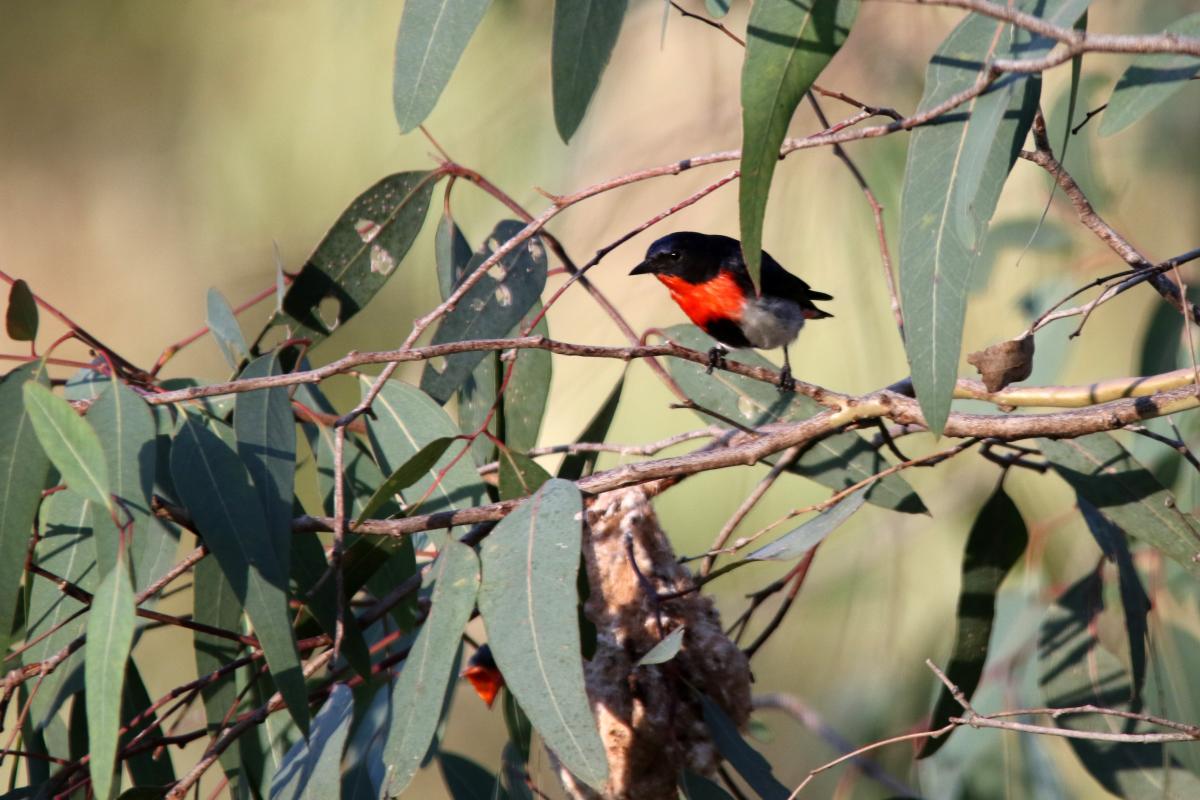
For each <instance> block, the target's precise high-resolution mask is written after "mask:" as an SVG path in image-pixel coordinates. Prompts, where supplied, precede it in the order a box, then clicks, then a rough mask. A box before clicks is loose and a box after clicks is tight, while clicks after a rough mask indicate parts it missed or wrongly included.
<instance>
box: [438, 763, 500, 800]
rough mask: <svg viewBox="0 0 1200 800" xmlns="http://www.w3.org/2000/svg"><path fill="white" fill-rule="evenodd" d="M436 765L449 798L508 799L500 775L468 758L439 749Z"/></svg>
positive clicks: (461, 799) (463, 799) (475, 799)
mask: <svg viewBox="0 0 1200 800" xmlns="http://www.w3.org/2000/svg"><path fill="white" fill-rule="evenodd" d="M438 766H440V767H441V769H442V778H443V779H444V780H445V781H446V790H447V791H448V792H449V793H450V797H451V800H509V797H508V792H506V791H504V789H503V788H501V785H500V777H499V776H498V775H495V774H493V773H491V772H488V771H487V770H486V769H484V768H483V767H481V766H479V764H477V763H475V762H474V761H472V760H471V759H469V758H465V757H463V756H460V755H456V754H455V753H447V752H445V751H439V752H438Z"/></svg>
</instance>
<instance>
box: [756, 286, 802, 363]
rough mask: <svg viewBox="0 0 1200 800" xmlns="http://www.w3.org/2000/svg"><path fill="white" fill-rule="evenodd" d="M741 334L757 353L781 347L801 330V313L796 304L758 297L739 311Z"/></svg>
mask: <svg viewBox="0 0 1200 800" xmlns="http://www.w3.org/2000/svg"><path fill="white" fill-rule="evenodd" d="M741 322H742V324H741V327H742V333H744V334H745V335H746V338H747V339H748V340H750V343H751V344H752V345H754V346H755V347H757V348H758V349H760V350H774V349H775V348H776V347H783V346H785V345H787V344H789V343H791V341H792V340H793V339H795V338H796V336H797V335H798V334H799V333H800V329H801V328H803V327H804V312H803V311H801V310H800V306H799V304H797V303H793V302H792V301H790V300H781V299H778V298H773V297H760V298H757V299H756V300H753V301H752V302H749V303H747V304H746V307H745V308H743V309H742V320H741Z"/></svg>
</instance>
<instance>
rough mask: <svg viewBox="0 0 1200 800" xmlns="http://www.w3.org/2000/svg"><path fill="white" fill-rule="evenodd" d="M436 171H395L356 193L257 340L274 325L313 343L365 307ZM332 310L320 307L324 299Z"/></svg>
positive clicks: (413, 232)
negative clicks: (280, 308)
mask: <svg viewBox="0 0 1200 800" xmlns="http://www.w3.org/2000/svg"><path fill="white" fill-rule="evenodd" d="M438 177H439V175H438V174H437V173H435V172H399V173H396V174H395V175H389V176H388V177H386V178H384V179H383V180H381V181H379V182H378V183H376V184H375V185H374V186H372V187H371V188H369V189H367V190H366V191H365V192H363V193H362V194H360V195H359V196H358V197H356V198H355V199H354V202H353V203H351V204H350V207H349V208H347V209H346V210H345V211H343V212H342V215H341V216H340V217H338V220H337V222H335V223H334V224H333V227H332V228H330V229H329V232H328V233H327V234H325V238H324V239H322V240H321V243H320V244H319V245H317V249H316V250H315V251H314V252H313V254H312V256H310V257H309V259H308V263H306V264H305V265H304V268H303V269H301V270H300V274H299V275H297V276H296V280H294V281H293V282H292V285H291V287H290V288H289V289H288V292H287V295H286V296H285V297H284V298H283V313H282V314H276V315H275V316H274V317H272V318H271V320H270V322H268V323H267V326H266V327H265V328H264V329H263V331H262V332H261V333H260V334H259V335H258V339H257V340H256V343H255V347H257V343H258V342H260V341H262V339H263V336H264V335H265V334H266V333H267V332H268V331H269V330H270V329H271V328H273V327H274V326H275V325H280V324H283V325H286V326H287V327H288V330H289V332H290V336H292V337H303V338H307V339H310V340H312V342H313V344H317V343H319V342H320V341H321V340H323V339H324V338H325V337H327V336H329V334H330V333H332V332H333V330H334V328H337V327H338V326H340V325H342V324H344V323H345V322H347V321H348V320H350V319H351V318H352V317H354V316H355V315H356V314H358V312H360V311H362V310H363V308H365V307H366V305H367V303H369V302H370V301H371V299H372V298H373V297H375V294H376V293H377V292H378V291H379V290H380V289H381V288H383V285H384V283H386V282H387V279H388V278H389V277H391V275H392V274H393V273H395V271H396V266H397V265H398V264H399V263H400V262H401V261H402V260H404V256H405V254H407V253H408V250H409V248H410V247H412V243H413V240H414V239H416V238H417V234H418V233H419V232H420V231H421V226H422V225H423V224H424V222H425V212H426V211H427V210H428V209H429V197H430V195H431V194H432V193H433V187H434V184H435V183H436V182H437V179H438ZM326 302H328V303H329V304H330V305H336V309H335V310H327V309H324V308H322V305H323V304H324V303H326Z"/></svg>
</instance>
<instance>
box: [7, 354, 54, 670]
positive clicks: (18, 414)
mask: <svg viewBox="0 0 1200 800" xmlns="http://www.w3.org/2000/svg"><path fill="white" fill-rule="evenodd" d="M30 380H37V381H41V382H42V383H46V382H48V380H49V379H48V377H47V375H46V373H45V370H44V369H43V367H42V365H41V363H40V362H33V363H29V364H23V365H21V366H20V367H17V368H16V369H15V370H13V371H12V372H10V373H9V374H8V375H7V376H5V378H4V380H3V382H0V481H2V485H0V653H3V652H5V651H6V650H7V649H8V639H9V632H10V631H11V630H12V628H13V621H14V617H15V615H16V611H17V596H18V588H19V587H20V585H21V574H22V573H23V572H24V568H25V553H26V551H28V549H29V540H30V538H31V537H32V536H33V519H34V516H35V515H36V514H37V510H38V504H39V503H40V502H41V499H42V497H41V492H42V489H44V488H45V483H46V479H47V477H48V475H49V472H50V459H49V458H47V457H46V453H45V451H43V450H42V446H41V445H40V444H39V443H38V440H37V436H36V434H35V433H34V431H33V423H32V422H31V421H30V418H29V413H28V412H27V411H26V410H25V400H24V394H23V393H22V387H23V386H24V385H25V383H26V382H27V381H30Z"/></svg>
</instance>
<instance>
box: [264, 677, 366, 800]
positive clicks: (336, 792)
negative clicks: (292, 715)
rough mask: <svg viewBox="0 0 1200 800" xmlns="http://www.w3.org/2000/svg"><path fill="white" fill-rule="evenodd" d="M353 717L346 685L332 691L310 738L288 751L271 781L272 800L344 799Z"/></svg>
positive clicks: (300, 741) (351, 695) (316, 717)
mask: <svg viewBox="0 0 1200 800" xmlns="http://www.w3.org/2000/svg"><path fill="white" fill-rule="evenodd" d="M353 717H354V694H353V693H352V692H351V691H350V687H348V686H347V685H346V684H344V683H335V684H334V685H333V691H332V692H330V693H329V697H328V699H326V700H325V704H324V705H322V706H321V709H320V710H319V711H318V712H317V715H316V716H315V717H313V724H312V730H311V731H309V734H308V738H307V739H300V740H299V741H298V742H296V744H294V745H293V746H292V748H291V749H290V750H288V752H287V755H285V756H284V757H283V761H282V762H281V763H280V765H279V769H278V770H277V771H276V772H275V775H274V777H273V778H271V795H270V797H271V800H330V798H337V797H340V796H341V786H342V778H341V764H342V750H343V749H344V747H345V745H346V737H347V736H349V735H350V721H351V720H352V719H353Z"/></svg>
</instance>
